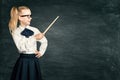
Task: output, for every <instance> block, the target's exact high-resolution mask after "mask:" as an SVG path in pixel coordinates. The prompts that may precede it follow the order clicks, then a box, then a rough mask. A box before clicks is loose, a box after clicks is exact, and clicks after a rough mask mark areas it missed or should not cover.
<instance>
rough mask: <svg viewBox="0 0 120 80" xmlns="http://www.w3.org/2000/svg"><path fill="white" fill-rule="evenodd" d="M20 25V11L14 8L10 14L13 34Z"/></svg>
mask: <svg viewBox="0 0 120 80" xmlns="http://www.w3.org/2000/svg"><path fill="white" fill-rule="evenodd" d="M17 24H18V10H17V8H16V7H13V8H12V9H11V12H10V21H9V30H10V33H12V32H13V31H14V30H15V29H16V28H17Z"/></svg>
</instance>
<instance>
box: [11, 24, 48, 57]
mask: <svg viewBox="0 0 120 80" xmlns="http://www.w3.org/2000/svg"><path fill="white" fill-rule="evenodd" d="M25 28H27V29H30V30H32V31H33V32H34V34H33V35H32V36H30V37H29V38H27V37H25V36H23V35H21V32H22V31H23V30H24V29H25ZM38 33H40V31H39V30H38V29H37V28H35V27H31V26H26V27H22V26H19V27H18V28H17V29H16V30H15V31H14V32H13V40H14V42H15V44H16V47H17V49H18V51H19V53H24V54H33V53H35V51H36V50H37V41H38V42H40V43H41V45H40V46H39V52H40V53H41V56H42V55H43V54H44V53H45V51H46V48H47V45H48V41H47V39H46V37H43V38H42V39H40V40H36V39H35V37H34V35H36V34H38Z"/></svg>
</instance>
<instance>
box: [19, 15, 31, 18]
mask: <svg viewBox="0 0 120 80" xmlns="http://www.w3.org/2000/svg"><path fill="white" fill-rule="evenodd" d="M20 17H28V18H30V17H32V15H20Z"/></svg>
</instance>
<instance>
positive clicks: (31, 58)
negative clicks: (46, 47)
mask: <svg viewBox="0 0 120 80" xmlns="http://www.w3.org/2000/svg"><path fill="white" fill-rule="evenodd" d="M11 80H42V77H41V70H40V64H39V59H38V58H37V57H35V54H20V57H19V58H18V60H17V62H16V64H15V66H14V68H13V72H12V75H11Z"/></svg>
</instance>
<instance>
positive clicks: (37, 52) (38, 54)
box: [35, 50, 41, 58]
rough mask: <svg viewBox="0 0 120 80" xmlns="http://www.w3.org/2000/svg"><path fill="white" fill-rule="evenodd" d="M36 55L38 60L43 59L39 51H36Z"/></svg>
mask: <svg viewBox="0 0 120 80" xmlns="http://www.w3.org/2000/svg"><path fill="white" fill-rule="evenodd" d="M35 54H36V57H37V58H40V57H41V54H40V52H39V51H37V50H36V51H35Z"/></svg>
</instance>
